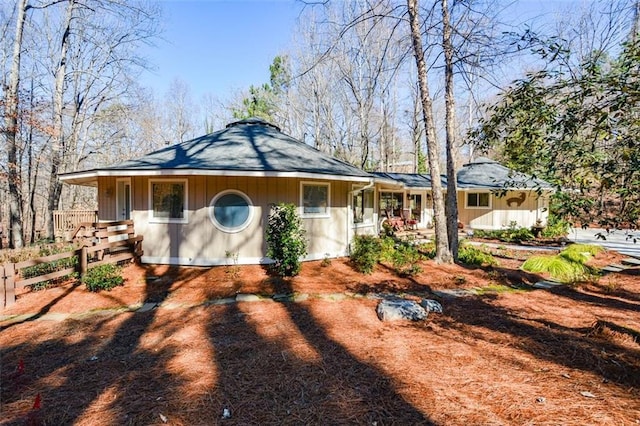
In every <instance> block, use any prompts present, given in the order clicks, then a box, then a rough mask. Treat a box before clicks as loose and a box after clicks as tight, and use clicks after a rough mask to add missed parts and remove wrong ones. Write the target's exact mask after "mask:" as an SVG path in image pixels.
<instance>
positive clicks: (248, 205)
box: [209, 190, 253, 232]
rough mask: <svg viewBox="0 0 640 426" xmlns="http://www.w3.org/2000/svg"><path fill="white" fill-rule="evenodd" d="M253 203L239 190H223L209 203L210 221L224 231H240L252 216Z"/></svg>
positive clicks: (247, 224) (249, 221)
mask: <svg viewBox="0 0 640 426" xmlns="http://www.w3.org/2000/svg"><path fill="white" fill-rule="evenodd" d="M252 207H253V203H252V202H251V200H250V199H249V197H247V196H246V195H245V194H243V193H242V192H240V191H234V190H229V191H224V192H221V193H219V194H218V195H216V196H215V197H213V199H212V200H211V203H210V204H209V218H210V219H211V222H213V224H214V225H215V226H216V228H218V229H220V230H221V231H224V232H240V231H242V230H243V229H245V228H246V227H247V226H249V223H251V218H252V217H253V208H252Z"/></svg>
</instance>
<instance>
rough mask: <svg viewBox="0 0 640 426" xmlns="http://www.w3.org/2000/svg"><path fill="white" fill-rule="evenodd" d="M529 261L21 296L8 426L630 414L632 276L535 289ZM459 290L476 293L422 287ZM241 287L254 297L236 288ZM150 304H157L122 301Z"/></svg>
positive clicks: (148, 270) (184, 278)
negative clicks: (438, 306) (424, 313)
mask: <svg viewBox="0 0 640 426" xmlns="http://www.w3.org/2000/svg"><path fill="white" fill-rule="evenodd" d="M526 255H527V254H526V253H523V252H518V253H502V256H503V257H502V258H499V261H500V266H498V267H494V268H486V269H482V268H465V267H462V266H439V265H436V264H434V263H433V262H432V261H425V262H423V263H422V268H423V272H422V273H421V274H419V275H418V276H415V277H413V278H399V277H398V276H396V275H395V274H394V273H393V271H392V270H391V269H390V268H388V267H385V266H383V265H380V266H378V267H377V269H376V271H375V272H374V273H373V274H372V275H362V274H359V273H356V272H355V271H354V270H353V269H352V268H351V267H350V266H349V264H348V261H347V259H339V260H333V261H332V262H331V264H330V265H328V266H323V265H322V263H321V262H309V263H305V264H304V266H303V269H302V273H301V275H300V276H298V277H296V278H294V279H291V280H279V279H276V278H273V277H270V276H269V275H268V274H267V273H266V271H265V270H264V269H263V268H261V267H259V266H246V267H240V268H237V269H236V268H234V267H217V268H182V269H175V268H168V267H164V266H155V267H154V266H148V267H140V266H129V267H127V268H126V269H124V275H125V278H126V283H125V285H124V286H123V287H119V288H116V289H114V290H112V291H110V292H104V293H99V294H94V293H89V292H88V291H86V289H85V288H84V286H82V285H74V284H73V283H68V284H66V285H63V286H61V287H58V288H52V289H48V290H44V291H40V292H35V293H25V294H22V295H21V297H20V298H19V299H18V302H17V303H16V305H14V306H13V307H11V308H10V309H4V310H3V311H0V314H2V315H5V316H6V315H12V314H22V313H33V314H35V315H34V316H33V317H31V318H25V317H18V318H14V319H13V320H5V321H2V322H0V330H1V331H0V347H1V356H2V359H1V360H2V364H1V366H2V370H1V374H2V388H1V395H0V397H1V401H0V402H1V412H0V424H3V425H22V424H46V425H71V424H74V425H125V424H130V425H153V424H155V425H162V424H170V425H211V424H229V425H249V424H300V425H308V424H322V425H328V424H363V425H364V424H366V425H387V424H399V425H400V424H401V425H407V424H438V425H527V424H530V425H534V424H535V425H559V424H562V425H586V424H589V425H637V424H640V271H639V270H638V269H633V270H629V271H626V272H624V273H614V274H609V275H607V276H605V277H602V278H600V280H599V281H598V282H597V283H589V284H584V285H582V286H578V287H576V288H569V287H562V288H556V289H553V290H541V289H532V288H530V287H528V286H527V284H532V283H534V282H536V281H537V280H538V279H539V278H540V277H538V276H534V275H530V274H527V273H524V272H522V271H520V270H519V269H518V268H519V266H520V264H521V263H522V260H523V258H524V257H526ZM619 259H620V256H619V255H617V254H616V253H612V252H609V253H605V254H602V255H599V256H598V258H597V259H596V260H595V263H596V264H598V265H601V266H603V265H606V264H610V263H614V262H617V261H619ZM460 288H466V289H470V288H481V289H483V290H482V291H478V292H477V294H470V295H466V296H463V297H434V296H433V294H432V291H435V290H442V289H460ZM250 293H251V294H259V295H261V296H262V299H261V300H259V301H241V302H235V301H233V299H232V298H234V297H235V296H236V295H237V294H250ZM380 293H393V294H402V295H404V296H405V297H407V298H421V297H430V298H435V299H437V300H439V301H440V302H441V303H442V305H443V307H444V313H443V314H434V313H432V314H430V315H429V317H428V318H427V320H426V321H424V322H417V323H383V322H381V321H379V320H378V318H377V316H376V313H375V308H376V305H377V303H378V299H377V298H376V297H375V295H376V294H380ZM274 294H277V295H281V296H283V301H273V299H271V298H270V296H273V295H274ZM290 295H296V297H295V301H291V297H284V296H290ZM144 302H147V305H146V306H152V305H150V304H157V305H158V306H157V307H156V308H155V309H151V310H149V311H146V312H132V311H130V310H127V309H125V308H123V307H127V306H128V307H129V309H133V307H138V306H141V305H142V304H143V303H144ZM118 308H120V309H118ZM59 314H72V315H70V316H66V317H65V316H63V315H59ZM34 406H35V407H36V408H35V409H34ZM38 406H39V408H37V407H38Z"/></svg>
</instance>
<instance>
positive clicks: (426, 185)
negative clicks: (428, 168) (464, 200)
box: [372, 172, 447, 189]
mask: <svg viewBox="0 0 640 426" xmlns="http://www.w3.org/2000/svg"><path fill="white" fill-rule="evenodd" d="M372 174H373V175H374V176H375V177H376V180H384V181H391V182H396V183H400V184H402V185H403V186H404V187H405V188H411V189H431V176H429V175H427V174H422V173H391V172H373V173H372ZM440 181H441V182H442V185H443V186H444V187H446V185H447V178H446V176H440Z"/></svg>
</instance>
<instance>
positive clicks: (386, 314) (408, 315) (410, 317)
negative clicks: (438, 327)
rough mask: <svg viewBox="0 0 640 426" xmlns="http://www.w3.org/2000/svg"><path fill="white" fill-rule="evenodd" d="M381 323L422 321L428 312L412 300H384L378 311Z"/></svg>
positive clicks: (379, 304)
mask: <svg viewBox="0 0 640 426" xmlns="http://www.w3.org/2000/svg"><path fill="white" fill-rule="evenodd" d="M376 312H377V314H378V318H379V319H380V321H422V320H424V319H426V318H427V315H428V313H427V311H426V310H425V309H424V308H423V307H422V306H420V305H419V304H418V303H417V302H414V301H412V300H382V301H380V303H378V307H377V309H376Z"/></svg>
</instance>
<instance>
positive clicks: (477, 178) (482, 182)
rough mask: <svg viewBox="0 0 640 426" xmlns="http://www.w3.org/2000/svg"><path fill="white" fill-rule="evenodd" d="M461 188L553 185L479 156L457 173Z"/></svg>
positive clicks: (546, 186)
mask: <svg viewBox="0 0 640 426" xmlns="http://www.w3.org/2000/svg"><path fill="white" fill-rule="evenodd" d="M457 183H458V188H459V189H515V188H518V189H519V188H523V189H525V188H528V189H538V188H540V189H552V188H553V185H551V184H550V183H549V182H546V181H544V180H542V179H536V178H534V177H533V176H529V175H527V174H524V173H519V172H515V171H513V170H511V169H509V168H508V167H505V166H503V165H502V164H500V163H498V162H497V161H494V160H491V159H489V158H485V157H479V158H477V159H475V160H474V161H472V162H471V163H468V164H465V165H464V166H463V167H462V168H461V169H460V170H459V171H458V175H457Z"/></svg>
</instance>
